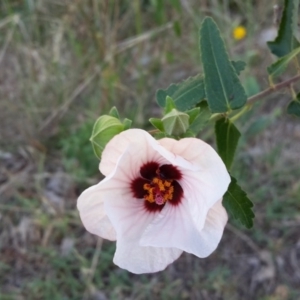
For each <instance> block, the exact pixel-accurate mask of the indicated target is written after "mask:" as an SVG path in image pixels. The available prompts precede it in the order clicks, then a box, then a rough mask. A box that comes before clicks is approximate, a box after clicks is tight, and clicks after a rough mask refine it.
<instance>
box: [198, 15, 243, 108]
mask: <svg viewBox="0 0 300 300" xmlns="http://www.w3.org/2000/svg"><path fill="white" fill-rule="evenodd" d="M200 52H201V60H202V64H203V70H204V83H205V84H204V85H205V93H206V98H207V101H208V105H209V108H210V110H211V112H213V113H221V112H227V111H228V110H231V109H238V108H241V107H242V106H243V105H244V104H245V103H246V101H247V97H246V94H245V91H244V88H243V87H242V85H241V83H240V81H239V78H238V75H237V72H236V70H235V69H234V67H233V65H232V63H231V62H230V60H229V58H228V53H227V51H226V49H225V45H224V42H223V40H222V38H221V36H220V31H219V29H218V27H217V25H216V23H215V22H214V21H213V19H212V18H210V17H207V18H205V19H204V21H203V23H202V26H201V28H200Z"/></svg>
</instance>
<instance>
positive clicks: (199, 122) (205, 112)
mask: <svg viewBox="0 0 300 300" xmlns="http://www.w3.org/2000/svg"><path fill="white" fill-rule="evenodd" d="M199 108H200V112H199V115H198V116H197V118H196V119H195V120H194V122H193V123H192V124H191V125H190V127H189V130H190V131H192V132H193V133H194V135H195V136H196V135H197V134H198V133H199V132H200V131H201V130H202V129H203V128H204V127H205V126H206V125H207V123H208V121H209V119H210V117H211V112H210V110H209V108H208V104H207V102H206V101H202V102H201V103H200V104H199Z"/></svg>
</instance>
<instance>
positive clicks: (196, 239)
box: [140, 200, 228, 257]
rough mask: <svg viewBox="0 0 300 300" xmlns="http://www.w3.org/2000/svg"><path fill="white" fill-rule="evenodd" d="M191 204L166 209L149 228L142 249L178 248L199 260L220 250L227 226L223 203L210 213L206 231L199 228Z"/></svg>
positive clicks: (218, 204)
mask: <svg viewBox="0 0 300 300" xmlns="http://www.w3.org/2000/svg"><path fill="white" fill-rule="evenodd" d="M186 203H187V202H185V201H183V202H182V204H181V205H180V206H178V207H172V206H171V205H168V206H167V205H166V207H165V209H163V210H162V211H161V213H160V214H159V215H158V216H157V217H156V219H154V220H153V222H152V223H151V224H150V225H149V226H148V227H147V229H146V230H145V233H144V235H143V236H142V238H141V241H140V244H141V246H145V247H146V246H148V247H171V248H178V249H181V250H183V251H186V252H188V253H192V254H194V255H196V256H198V257H207V256H208V255H210V254H211V253H212V252H213V251H214V250H215V249H216V248H217V246H218V244H219V242H220V240H221V237H222V235H223V231H224V227H225V225H226V222H227V219H228V217H227V213H226V211H225V209H224V208H223V206H222V203H221V200H219V201H218V202H217V203H216V204H215V205H214V206H213V207H212V208H211V209H210V210H209V213H208V215H207V217H206V220H205V225H204V228H203V229H202V230H201V231H199V230H197V226H195V224H194V222H193V220H192V218H191V215H190V213H189V207H188V205H186Z"/></svg>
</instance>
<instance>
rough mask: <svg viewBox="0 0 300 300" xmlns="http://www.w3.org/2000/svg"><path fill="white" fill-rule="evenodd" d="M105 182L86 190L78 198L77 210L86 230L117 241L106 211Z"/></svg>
mask: <svg viewBox="0 0 300 300" xmlns="http://www.w3.org/2000/svg"><path fill="white" fill-rule="evenodd" d="M103 183H105V182H104V181H102V182H100V183H99V184H97V185H94V186H92V187H90V188H88V189H86V190H85V191H84V192H83V193H82V194H81V195H80V197H79V198H78V201H77V208H78V210H79V214H80V218H81V220H82V223H83V224H84V226H85V228H86V229H87V230H88V231H89V232H91V233H93V234H96V235H98V236H101V237H102V238H104V239H107V240H111V241H115V240H116V231H115V229H114V228H113V226H112V224H111V222H110V221H109V219H108V217H107V215H106V213H105V210H104V202H103V201H104V197H103V196H104V193H103V192H102V186H103Z"/></svg>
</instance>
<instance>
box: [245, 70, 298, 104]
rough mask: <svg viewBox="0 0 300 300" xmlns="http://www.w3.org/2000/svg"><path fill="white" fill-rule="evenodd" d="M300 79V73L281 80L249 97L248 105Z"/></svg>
mask: <svg viewBox="0 0 300 300" xmlns="http://www.w3.org/2000/svg"><path fill="white" fill-rule="evenodd" d="M298 80H300V74H299V75H296V76H295V77H292V78H290V79H288V80H286V81H283V82H280V83H278V84H276V85H274V86H271V87H269V88H268V89H266V90H264V91H262V92H260V93H258V94H256V95H254V96H252V97H250V98H248V100H247V104H246V105H252V104H253V103H255V102H257V101H258V100H260V99H261V98H264V97H267V96H269V95H270V94H272V93H273V92H275V91H278V90H281V89H283V88H285V87H289V86H290V85H291V84H292V83H294V82H296V81H298Z"/></svg>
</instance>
